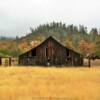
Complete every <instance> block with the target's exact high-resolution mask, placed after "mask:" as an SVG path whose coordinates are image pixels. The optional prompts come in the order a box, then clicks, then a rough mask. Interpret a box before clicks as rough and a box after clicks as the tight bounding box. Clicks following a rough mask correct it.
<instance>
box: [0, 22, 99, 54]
mask: <svg viewBox="0 0 100 100" xmlns="http://www.w3.org/2000/svg"><path fill="white" fill-rule="evenodd" d="M30 30H31V32H30V33H29V34H28V35H26V36H24V37H21V38H19V37H16V38H15V39H0V47H1V48H0V55H1V56H10V55H11V56H18V55H19V54H20V53H22V52H25V51H27V50H29V49H31V48H33V47H35V46H36V45H38V44H39V43H40V42H42V41H43V40H45V39H46V38H47V37H49V36H53V37H54V38H55V39H57V40H58V41H59V42H61V43H62V44H63V45H65V46H66V47H68V48H71V49H74V50H75V51H78V52H80V53H82V54H83V55H86V54H87V53H95V55H99V56H100V33H99V31H98V30H97V28H92V29H91V30H90V32H88V31H87V27H85V26H83V25H79V26H74V25H68V26H66V24H63V23H61V22H59V23H57V22H52V23H49V24H44V25H40V26H38V27H37V28H32V27H31V28H30Z"/></svg>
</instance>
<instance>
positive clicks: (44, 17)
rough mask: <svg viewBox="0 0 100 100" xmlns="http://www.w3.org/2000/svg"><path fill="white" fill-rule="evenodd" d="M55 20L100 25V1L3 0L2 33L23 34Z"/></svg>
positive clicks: (0, 2) (93, 25)
mask: <svg viewBox="0 0 100 100" xmlns="http://www.w3.org/2000/svg"><path fill="white" fill-rule="evenodd" d="M52 21H56V22H60V21H61V22H64V23H66V24H67V25H68V24H74V25H77V26H78V25H79V24H83V25H85V26H87V27H88V28H89V29H90V28H92V27H97V28H100V0H0V35H3V36H16V35H17V36H22V35H25V34H27V33H28V32H30V27H36V26H38V25H39V24H44V23H47V22H52Z"/></svg>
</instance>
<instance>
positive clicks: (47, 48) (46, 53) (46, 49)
mask: <svg viewBox="0 0 100 100" xmlns="http://www.w3.org/2000/svg"><path fill="white" fill-rule="evenodd" d="M46 57H48V48H46Z"/></svg>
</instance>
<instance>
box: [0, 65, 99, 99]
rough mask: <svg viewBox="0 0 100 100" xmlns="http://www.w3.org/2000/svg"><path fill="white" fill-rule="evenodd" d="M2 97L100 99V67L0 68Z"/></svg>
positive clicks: (0, 92)
mask: <svg viewBox="0 0 100 100" xmlns="http://www.w3.org/2000/svg"><path fill="white" fill-rule="evenodd" d="M0 100H100V67H92V68H85V67H82V68H81V67H77V68H75V67H73V68H71V67H68V68H65V67H64V68H55V67H51V68H50V67H48V68H45V67H43V68H41V67H38V66H36V67H0Z"/></svg>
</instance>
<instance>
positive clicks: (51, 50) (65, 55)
mask: <svg viewBox="0 0 100 100" xmlns="http://www.w3.org/2000/svg"><path fill="white" fill-rule="evenodd" d="M19 65H25V66H30V65H43V66H46V65H54V66H56V65H68V66H82V65H83V57H82V55H81V54H79V53H77V52H75V51H73V50H71V49H69V48H67V47H65V46H63V45H62V44H61V43H59V42H58V41H57V40H56V39H54V38H53V37H51V36H50V37H49V38H47V39H46V40H45V41H43V42H42V43H41V44H39V45H38V46H36V47H35V48H33V49H31V50H29V51H27V52H25V53H23V54H21V55H19Z"/></svg>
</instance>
